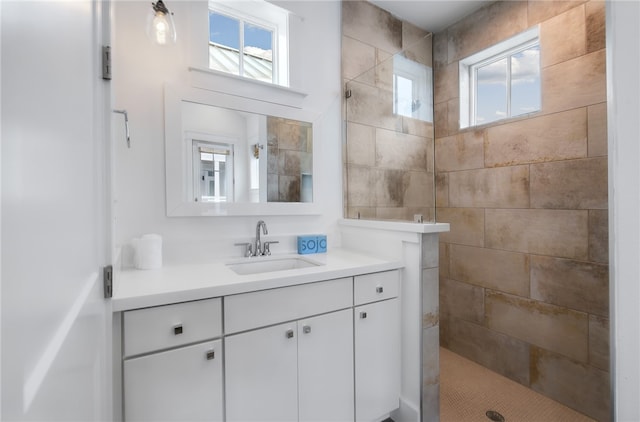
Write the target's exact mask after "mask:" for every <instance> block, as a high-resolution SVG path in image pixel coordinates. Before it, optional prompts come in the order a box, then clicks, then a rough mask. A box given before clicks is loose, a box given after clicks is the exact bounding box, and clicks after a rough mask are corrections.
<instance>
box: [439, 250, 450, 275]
mask: <svg viewBox="0 0 640 422" xmlns="http://www.w3.org/2000/svg"><path fill="white" fill-rule="evenodd" d="M450 250H451V245H450V244H449V243H443V242H440V248H439V251H438V257H439V260H438V261H439V263H438V269H439V270H440V279H442V278H448V277H449V257H450Z"/></svg>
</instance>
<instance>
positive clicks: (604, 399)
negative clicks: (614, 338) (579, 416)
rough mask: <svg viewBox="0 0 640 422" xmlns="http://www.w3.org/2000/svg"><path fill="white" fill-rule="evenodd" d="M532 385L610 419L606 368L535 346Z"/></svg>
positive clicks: (532, 351) (561, 400)
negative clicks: (576, 360)
mask: <svg viewBox="0 0 640 422" xmlns="http://www.w3.org/2000/svg"><path fill="white" fill-rule="evenodd" d="M531 388H533V389H534V390H535V391H538V392H540V393H542V394H544V395H545V396H547V397H551V398H552V399H554V400H557V401H559V402H561V403H564V404H566V405H567V406H569V407H572V408H574V409H580V411H581V412H583V413H584V414H586V415H588V416H590V417H592V418H594V419H596V420H598V421H603V422H606V421H610V420H611V415H610V413H609V409H610V406H611V403H610V396H611V394H610V380H609V373H608V372H606V371H602V370H600V369H597V368H594V367H592V366H588V365H585V364H582V363H578V362H574V361H572V360H571V359H567V358H566V357H564V356H560V355H558V354H555V353H552V352H549V351H546V350H543V349H539V348H537V347H532V349H531Z"/></svg>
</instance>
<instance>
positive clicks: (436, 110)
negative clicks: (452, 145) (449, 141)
mask: <svg viewBox="0 0 640 422" xmlns="http://www.w3.org/2000/svg"><path fill="white" fill-rule="evenodd" d="M448 121H449V113H448V110H447V103H446V102H443V103H435V104H434V105H433V122H434V123H433V126H434V132H435V136H436V139H438V138H442V137H444V136H447V135H448V134H449V124H448Z"/></svg>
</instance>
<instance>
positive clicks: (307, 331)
mask: <svg viewBox="0 0 640 422" xmlns="http://www.w3.org/2000/svg"><path fill="white" fill-rule="evenodd" d="M302 332H303V333H305V334H309V333H310V332H311V326H310V325H305V326H303V327H302Z"/></svg>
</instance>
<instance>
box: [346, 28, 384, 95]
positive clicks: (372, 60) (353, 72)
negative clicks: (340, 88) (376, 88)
mask: <svg viewBox="0 0 640 422" xmlns="http://www.w3.org/2000/svg"><path fill="white" fill-rule="evenodd" d="M375 65H376V49H375V48H374V47H372V46H370V45H368V44H365V43H363V42H361V41H358V40H355V39H353V38H351V37H344V36H343V37H342V77H343V78H345V79H354V78H356V77H358V81H360V82H364V83H368V84H371V85H373V84H374V82H375V81H374V80H373V75H374V73H373V72H367V71H368V70H370V69H373V68H374V66H375Z"/></svg>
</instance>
